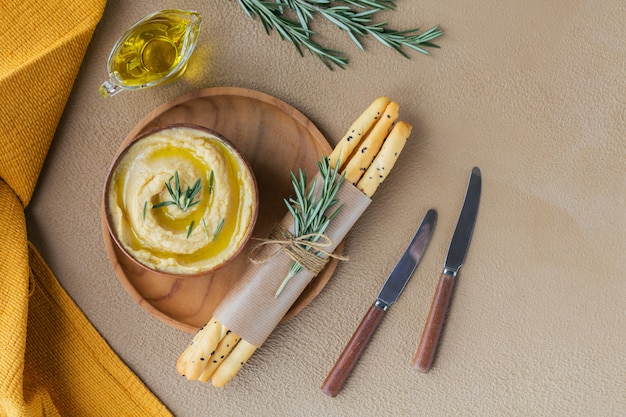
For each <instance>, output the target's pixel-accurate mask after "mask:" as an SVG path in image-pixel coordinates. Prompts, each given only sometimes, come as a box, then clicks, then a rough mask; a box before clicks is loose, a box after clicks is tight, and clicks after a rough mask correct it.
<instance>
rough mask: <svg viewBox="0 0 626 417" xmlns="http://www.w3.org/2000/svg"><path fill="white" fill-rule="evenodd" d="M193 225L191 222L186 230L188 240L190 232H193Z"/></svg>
mask: <svg viewBox="0 0 626 417" xmlns="http://www.w3.org/2000/svg"><path fill="white" fill-rule="evenodd" d="M193 224H194V221H193V220H192V221H191V223H190V224H189V229H187V239H189V236H190V235H191V231H192V230H193Z"/></svg>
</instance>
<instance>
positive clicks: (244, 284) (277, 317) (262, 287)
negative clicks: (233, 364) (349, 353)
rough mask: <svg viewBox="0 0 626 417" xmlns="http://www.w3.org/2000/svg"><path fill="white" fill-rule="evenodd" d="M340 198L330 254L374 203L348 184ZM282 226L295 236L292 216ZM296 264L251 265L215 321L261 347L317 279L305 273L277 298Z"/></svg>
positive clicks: (283, 259)
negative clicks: (280, 288) (292, 265)
mask: <svg viewBox="0 0 626 417" xmlns="http://www.w3.org/2000/svg"><path fill="white" fill-rule="evenodd" d="M321 183H322V179H321V176H320V174H318V175H317V184H318V188H319V185H321ZM336 198H337V199H338V200H339V204H342V205H343V207H342V209H341V211H340V212H339V213H338V214H337V216H336V217H335V218H334V219H333V220H332V221H331V222H330V224H329V226H328V228H327V229H326V232H325V233H324V234H325V235H327V236H328V237H329V238H330V239H331V240H332V242H333V244H332V246H330V247H327V248H325V250H327V251H329V252H333V251H334V250H335V249H336V247H337V246H338V245H339V243H340V242H341V241H342V240H343V239H344V237H345V236H346V235H347V234H348V232H349V231H350V229H351V228H352V226H353V225H354V223H356V221H357V220H358V219H359V217H361V215H362V214H363V212H364V211H365V209H367V207H368V206H369V204H370V203H371V199H370V198H369V197H367V196H366V195H364V194H363V193H362V192H361V191H359V190H358V189H357V188H356V187H354V186H353V185H352V184H350V183H348V182H344V183H343V184H342V185H341V187H340V188H339V191H338V192H337V195H336ZM333 208H334V207H333ZM331 210H332V208H331ZM281 224H282V225H283V226H285V227H286V228H287V229H288V230H289V231H290V232H292V233H293V218H292V216H291V214H289V213H287V214H286V215H285V217H284V218H283V219H282V221H281ZM274 251H276V247H275V246H273V245H266V246H265V247H263V248H262V249H261V252H260V253H259V257H260V258H263V257H264V256H266V255H267V254H268V253H272V252H274ZM292 262H293V261H292V260H291V258H290V257H289V256H288V255H287V254H285V253H282V252H281V253H279V254H278V255H276V256H274V257H272V258H271V259H269V260H268V261H267V262H264V263H260V264H255V263H252V262H250V264H249V266H248V267H247V268H246V269H245V271H244V272H243V276H242V277H241V278H240V279H239V281H238V282H237V284H236V285H235V287H234V288H232V289H231V290H230V291H229V292H228V294H227V295H226V297H225V298H224V300H222V302H221V303H220V305H219V306H218V308H217V309H216V310H215V312H214V313H213V315H214V317H215V318H216V319H217V320H219V321H220V322H221V323H222V324H223V325H224V326H226V328H228V329H230V330H231V331H233V332H235V333H236V334H238V335H239V336H241V337H242V338H243V339H244V340H246V341H247V342H249V343H251V344H253V345H254V346H256V347H257V348H258V347H260V346H261V345H262V344H263V343H264V342H265V340H266V339H267V338H268V336H269V335H270V334H271V333H272V331H273V330H274V328H276V326H277V325H278V323H279V322H280V321H281V320H282V318H283V317H284V315H285V314H286V313H287V311H288V310H289V309H290V308H291V306H292V305H293V303H294V302H295V301H296V300H297V299H298V297H299V296H300V294H301V293H302V291H304V289H305V288H306V287H307V285H308V284H309V283H310V282H311V280H312V279H313V278H314V276H313V274H312V273H311V272H309V271H308V270H306V269H303V270H302V271H301V272H299V273H298V274H297V275H295V276H294V277H293V278H291V280H290V281H289V282H288V283H287V286H286V287H285V288H284V289H283V291H282V292H281V293H280V295H279V296H278V297H275V296H274V295H275V294H276V290H277V289H278V287H279V286H280V284H281V283H282V281H283V280H284V279H285V276H286V275H287V273H288V271H289V268H290V267H291V264H292Z"/></svg>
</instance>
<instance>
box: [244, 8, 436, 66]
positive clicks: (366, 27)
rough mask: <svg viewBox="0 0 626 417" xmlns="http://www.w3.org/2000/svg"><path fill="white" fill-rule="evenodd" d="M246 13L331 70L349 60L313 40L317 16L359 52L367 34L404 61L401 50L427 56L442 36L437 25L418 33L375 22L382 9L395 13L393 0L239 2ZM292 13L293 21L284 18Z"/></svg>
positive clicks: (415, 30) (404, 54)
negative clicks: (354, 45)
mask: <svg viewBox="0 0 626 417" xmlns="http://www.w3.org/2000/svg"><path fill="white" fill-rule="evenodd" d="M238 2H239V4H240V5H241V7H242V8H243V10H244V11H245V13H246V14H247V15H248V16H249V17H251V18H254V17H255V16H256V17H258V18H259V20H260V21H261V23H262V24H263V27H264V28H265V31H266V32H267V33H268V34H269V32H270V31H271V30H272V29H274V30H276V31H277V32H278V34H279V36H280V37H281V38H283V39H284V40H287V41H289V42H291V43H292V44H293V45H294V46H295V48H296V49H297V51H298V53H299V54H300V55H303V53H302V51H303V49H305V50H308V51H309V52H310V53H311V54H313V55H314V56H316V57H318V58H319V59H320V60H321V61H322V63H323V64H324V65H325V66H326V67H328V68H329V69H332V68H333V67H332V66H333V65H336V66H338V67H340V68H345V67H346V66H347V65H348V58H347V57H346V56H345V54H344V53H343V52H341V51H338V50H335V49H330V48H327V47H324V46H322V45H321V44H319V43H318V42H316V41H314V40H313V39H312V37H313V36H315V35H317V32H315V31H313V30H311V29H310V28H309V26H310V25H309V23H310V22H312V21H313V20H314V18H315V16H316V15H320V16H322V17H323V18H325V19H327V20H328V21H329V22H331V23H332V24H334V25H335V26H337V27H338V28H339V29H341V30H343V31H345V32H346V34H347V35H348V36H349V37H350V39H351V40H352V41H353V42H354V43H355V44H356V45H357V47H358V48H359V49H361V50H364V49H365V48H364V46H363V43H362V39H363V38H364V37H365V36H367V35H369V36H372V37H373V38H374V39H376V40H377V41H378V42H380V43H381V44H383V45H385V46H387V47H389V48H393V49H395V50H396V51H397V52H399V53H400V54H401V55H402V56H404V57H405V58H409V56H408V55H407V53H406V52H405V50H404V48H408V49H412V50H414V51H417V52H419V53H422V54H425V55H428V54H429V52H428V51H427V50H426V49H425V48H438V46H437V45H435V44H434V43H432V42H431V41H432V40H434V39H435V38H437V37H439V36H441V35H442V34H443V31H442V30H440V29H439V28H438V27H437V26H435V27H432V28H431V29H429V30H427V31H425V32H423V33H419V32H420V29H418V28H415V29H408V30H394V29H390V28H388V26H387V25H388V23H387V22H375V21H374V16H375V15H376V13H378V12H379V11H381V10H395V7H396V5H395V0H345V1H333V0H274V1H262V0H238ZM288 11H289V12H291V13H292V14H293V15H295V20H294V19H290V18H288V17H285V16H286V14H287V13H288Z"/></svg>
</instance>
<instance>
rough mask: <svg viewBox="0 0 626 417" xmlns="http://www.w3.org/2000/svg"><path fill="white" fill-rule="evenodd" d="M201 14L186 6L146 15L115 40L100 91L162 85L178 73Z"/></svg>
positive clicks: (194, 39)
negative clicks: (185, 8)
mask: <svg viewBox="0 0 626 417" xmlns="http://www.w3.org/2000/svg"><path fill="white" fill-rule="evenodd" d="M201 23H202V18H201V16H200V14H199V13H198V12H195V11H188V10H173V9H172V10H161V11H158V12H156V13H153V14H151V15H148V16H146V17H145V18H143V19H141V20H140V21H138V22H137V23H135V24H134V25H133V26H131V27H130V29H128V31H126V32H125V33H124V34H123V35H122V36H121V37H120V38H119V40H118V41H117V43H116V44H115V46H114V47H113V49H112V50H111V54H110V55H109V59H108V62H107V69H108V74H109V79H108V80H107V81H104V82H103V83H102V85H101V86H100V88H99V90H100V94H102V95H103V96H104V97H111V96H113V95H115V94H117V93H119V92H120V91H122V90H135V89H142V88H148V87H153V86H157V85H161V84H164V83H167V82H170V81H173V80H175V79H176V78H178V77H180V76H181V75H182V74H183V73H184V72H185V69H186V68H187V62H188V60H189V58H190V56H191V54H192V52H193V50H194V49H195V46H196V44H197V42H198V33H199V30H200V26H201Z"/></svg>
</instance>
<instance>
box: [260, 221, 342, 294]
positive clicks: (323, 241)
mask: <svg viewBox="0 0 626 417" xmlns="http://www.w3.org/2000/svg"><path fill="white" fill-rule="evenodd" d="M257 240H260V242H259V243H258V244H257V245H256V246H254V247H253V248H252V250H251V251H250V255H249V258H250V261H251V262H252V263H255V264H261V263H264V262H267V261H269V260H270V259H272V258H274V257H276V256H277V255H278V254H279V253H285V254H286V255H287V256H289V257H290V258H291V260H293V261H294V262H296V263H298V264H299V265H301V266H302V267H303V268H305V269H307V270H308V271H310V272H311V273H312V274H313V275H317V274H319V273H320V272H321V271H322V269H324V267H325V266H326V264H327V263H328V261H329V260H330V258H333V259H338V260H340V261H346V260H348V257H346V256H343V255H339V254H336V253H333V252H330V251H329V250H327V248H329V247H331V246H332V245H333V240H332V239H331V238H329V237H328V236H327V235H325V234H323V233H310V234H306V235H302V236H294V235H293V234H292V233H291V232H290V231H289V230H288V229H287V228H286V227H285V226H283V225H281V224H278V225H276V227H275V228H274V230H273V231H272V233H271V234H270V237H269V238H267V239H257ZM267 245H274V246H277V248H276V250H274V251H273V252H269V253H267V254H265V255H261V253H260V251H261V249H263V248H264V247H265V246H267ZM285 284H286V282H283V284H281V287H280V289H279V291H278V292H277V294H279V293H280V290H282V288H283V287H284V285H285Z"/></svg>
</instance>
